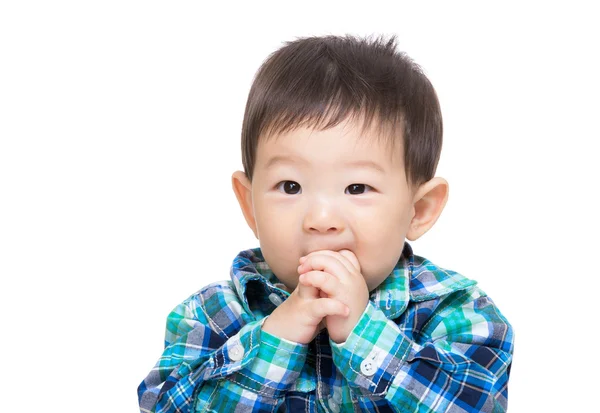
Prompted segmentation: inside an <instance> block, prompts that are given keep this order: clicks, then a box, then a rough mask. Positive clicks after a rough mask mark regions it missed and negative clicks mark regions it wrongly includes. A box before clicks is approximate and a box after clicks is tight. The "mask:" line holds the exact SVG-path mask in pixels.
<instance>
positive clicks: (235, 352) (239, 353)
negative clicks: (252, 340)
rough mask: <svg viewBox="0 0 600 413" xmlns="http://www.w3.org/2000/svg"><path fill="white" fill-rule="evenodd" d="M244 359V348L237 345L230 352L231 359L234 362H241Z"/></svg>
mask: <svg viewBox="0 0 600 413" xmlns="http://www.w3.org/2000/svg"><path fill="white" fill-rule="evenodd" d="M242 357H244V347H242V346H241V345H239V344H236V345H235V346H233V347H232V348H231V349H230V350H229V358H230V359H231V360H233V361H238V360H241V359H242Z"/></svg>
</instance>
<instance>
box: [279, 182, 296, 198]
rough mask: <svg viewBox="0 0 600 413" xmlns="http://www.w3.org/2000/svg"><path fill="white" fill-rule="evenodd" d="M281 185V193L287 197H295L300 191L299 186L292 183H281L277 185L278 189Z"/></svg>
mask: <svg viewBox="0 0 600 413" xmlns="http://www.w3.org/2000/svg"><path fill="white" fill-rule="evenodd" d="M281 184H283V191H284V192H285V193H286V194H288V195H296V194H297V193H298V192H299V191H300V185H299V184H298V182H294V181H281V182H280V183H278V184H277V188H279V187H280V186H281Z"/></svg>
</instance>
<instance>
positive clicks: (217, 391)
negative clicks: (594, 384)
mask: <svg viewBox="0 0 600 413" xmlns="http://www.w3.org/2000/svg"><path fill="white" fill-rule="evenodd" d="M280 287H281V288H280ZM282 287H283V284H281V282H280V281H279V279H277V277H276V276H275V274H274V273H273V272H272V271H271V270H270V268H269V266H268V265H267V263H266V262H265V260H264V257H263V255H262V253H261V250H260V248H254V249H249V250H245V251H242V252H240V253H239V254H238V255H237V257H236V258H235V259H234V261H233V265H232V267H231V280H230V281H229V280H227V281H221V282H215V283H212V284H210V285H208V286H206V287H204V288H202V289H201V290H200V291H198V292H196V293H195V294H193V295H192V296H190V297H189V298H188V299H186V300H185V301H184V302H183V303H181V304H179V305H178V306H177V307H175V309H174V310H173V311H172V312H171V313H170V315H169V316H168V317H167V329H166V335H165V349H164V352H163V354H162V357H160V359H159V360H158V362H157V363H156V365H155V367H154V368H153V369H152V370H151V371H150V373H149V374H148V375H147V377H146V378H145V379H144V380H143V381H142V383H141V384H140V385H139V387H138V399H139V405H140V410H141V412H232V413H233V412H294V413H295V412H307V413H308V412H340V411H341V412H361V411H364V412H366V411H368V412H374V411H378V412H504V411H506V408H507V400H508V387H507V386H508V379H509V374H510V366H511V361H512V354H513V329H512V327H511V325H510V324H509V323H508V321H507V320H506V318H505V317H504V316H503V315H502V314H501V313H500V311H499V310H498V308H497V307H496V306H495V304H494V302H493V301H492V300H491V299H490V298H489V297H488V296H487V295H486V294H485V293H484V292H483V291H482V290H481V289H480V288H479V287H478V286H476V282H475V281H473V280H470V279H468V278H466V277H464V276H462V275H460V274H458V273H457V272H455V271H451V270H447V269H444V268H441V267H438V266H436V265H435V264H433V263H432V262H431V261H429V260H427V259H425V258H423V257H420V256H418V255H414V254H413V251H412V248H411V246H410V245H409V244H408V242H405V244H404V248H403V251H402V254H401V256H400V258H399V260H398V263H397V264H396V266H395V267H394V270H393V271H392V272H391V273H390V275H389V276H388V277H387V278H386V279H385V280H384V281H383V282H382V283H381V284H380V285H379V286H378V287H377V288H376V289H375V290H373V291H371V293H370V299H369V302H368V304H367V307H366V308H365V310H364V313H363V314H362V315H361V318H360V319H359V321H358V323H357V324H356V326H355V327H354V329H353V330H352V332H351V333H350V335H349V336H348V338H347V340H346V341H345V342H343V343H339V344H338V343H335V342H334V341H333V340H330V339H329V337H328V335H327V330H326V329H324V330H322V331H321V332H320V333H319V334H318V335H317V336H316V337H315V339H314V340H313V341H312V342H310V343H308V344H301V343H295V342H292V341H289V340H286V339H284V338H280V337H276V336H274V335H272V334H269V333H267V332H265V331H262V330H261V326H262V324H263V323H264V321H265V320H266V318H267V317H268V316H269V314H270V313H271V312H272V311H273V310H274V309H275V308H276V307H277V306H278V305H279V304H281V302H283V300H285V299H286V298H287V297H288V296H289V295H290V294H289V293H288V292H287V291H285V290H284V289H282Z"/></svg>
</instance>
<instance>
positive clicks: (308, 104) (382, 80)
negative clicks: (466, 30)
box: [242, 35, 443, 189]
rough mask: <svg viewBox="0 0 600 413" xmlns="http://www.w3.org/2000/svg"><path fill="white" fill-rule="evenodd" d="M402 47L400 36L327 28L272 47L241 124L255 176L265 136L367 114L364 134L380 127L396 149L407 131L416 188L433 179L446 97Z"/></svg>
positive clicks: (407, 160)
mask: <svg viewBox="0 0 600 413" xmlns="http://www.w3.org/2000/svg"><path fill="white" fill-rule="evenodd" d="M396 49H397V46H396V36H395V35H393V36H392V37H391V38H390V39H389V40H387V41H386V40H384V38H383V36H381V37H379V38H375V39H374V40H371V39H369V38H368V37H367V38H357V37H355V36H352V35H346V36H344V37H341V36H334V35H327V36H321V37H317V36H313V37H303V38H296V40H294V41H289V42H285V43H284V46H283V47H281V48H280V49H278V50H276V51H275V52H273V53H272V54H270V55H269V56H268V57H267V58H266V59H265V60H264V62H263V64H262V65H261V67H260V68H259V69H258V71H257V72H256V75H255V77H254V81H253V83H252V86H251V88H250V92H249V95H248V101H247V103H246V109H245V113H244V120H243V124H242V163H243V166H244V170H245V173H246V176H247V177H248V178H249V180H250V181H252V176H253V172H254V166H255V162H256V150H257V147H258V143H259V140H260V139H270V137H273V136H277V135H278V134H283V133H286V132H289V131H292V130H294V129H296V128H297V127H301V126H305V127H312V128H314V129H316V130H326V129H329V128H331V127H334V126H336V125H337V124H339V123H340V122H342V121H344V120H345V119H350V120H351V121H356V122H358V120H359V119H360V120H362V121H364V122H360V123H362V130H361V135H362V134H363V133H364V132H365V131H367V130H369V131H375V132H376V134H377V137H378V139H379V138H382V137H383V138H384V140H385V141H386V143H387V144H388V145H389V147H390V148H391V151H392V152H393V150H394V146H395V144H396V142H397V141H399V140H400V137H402V144H403V148H404V168H405V172H406V178H407V183H408V185H409V187H411V188H413V189H414V188H417V187H418V186H420V185H421V184H422V183H424V182H427V181H428V180H430V179H431V178H433V176H434V174H435V171H436V168H437V164H438V161H439V158H440V153H441V149H442V134H443V128H442V114H441V110H440V105H439V101H438V98H437V95H436V93H435V90H434V88H433V86H432V84H431V82H430V81H429V79H427V77H426V76H425V74H424V72H423V70H422V69H421V67H420V66H419V65H417V64H416V63H415V62H414V61H413V60H412V59H411V58H410V57H408V56H407V55H406V53H404V52H399V51H397V50H396ZM327 120H329V122H327V123H326V121H327ZM357 124H359V123H357Z"/></svg>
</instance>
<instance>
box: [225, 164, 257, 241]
mask: <svg viewBox="0 0 600 413" xmlns="http://www.w3.org/2000/svg"><path fill="white" fill-rule="evenodd" d="M231 186H232V187H233V192H234V193H235V197H236V198H237V200H238V202H239V204H240V208H241V209H242V213H243V214H244V218H246V222H247V223H248V226H249V227H250V229H251V230H252V232H254V236H255V237H256V239H258V232H257V230H256V219H255V218H254V206H253V205H252V182H250V180H249V179H248V177H247V176H246V174H245V173H244V172H242V171H235V172H234V173H233V175H232V176H231Z"/></svg>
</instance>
